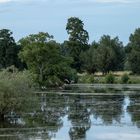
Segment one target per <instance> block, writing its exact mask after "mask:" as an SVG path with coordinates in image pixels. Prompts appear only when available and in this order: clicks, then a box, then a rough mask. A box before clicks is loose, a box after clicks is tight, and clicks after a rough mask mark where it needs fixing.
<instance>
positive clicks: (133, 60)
mask: <svg viewBox="0 0 140 140" xmlns="http://www.w3.org/2000/svg"><path fill="white" fill-rule="evenodd" d="M126 48H127V49H126V51H127V54H128V55H127V56H128V57H127V58H128V62H129V65H130V69H131V70H132V72H133V73H138V74H140V28H138V29H136V30H135V32H134V34H131V35H130V38H129V43H128V45H127V47H126Z"/></svg>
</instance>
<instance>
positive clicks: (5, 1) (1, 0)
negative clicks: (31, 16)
mask: <svg viewBox="0 0 140 140" xmlns="http://www.w3.org/2000/svg"><path fill="white" fill-rule="evenodd" d="M11 1H12V0H0V3H7V2H11Z"/></svg>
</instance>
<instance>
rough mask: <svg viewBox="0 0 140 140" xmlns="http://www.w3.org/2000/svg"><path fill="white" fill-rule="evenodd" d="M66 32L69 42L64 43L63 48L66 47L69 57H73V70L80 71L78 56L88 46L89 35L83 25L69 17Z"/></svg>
mask: <svg viewBox="0 0 140 140" xmlns="http://www.w3.org/2000/svg"><path fill="white" fill-rule="evenodd" d="M66 30H67V33H68V35H69V41H67V42H65V44H64V45H65V46H66V47H68V49H67V51H68V54H69V55H70V56H72V57H73V59H74V63H73V65H72V66H73V68H75V69H77V70H78V71H81V66H82V63H81V60H80V54H81V52H82V51H86V50H87V49H88V48H89V46H88V40H89V35H88V32H87V31H86V30H85V29H84V23H83V21H81V20H80V19H79V18H77V17H71V18H69V19H68V23H67V25H66Z"/></svg>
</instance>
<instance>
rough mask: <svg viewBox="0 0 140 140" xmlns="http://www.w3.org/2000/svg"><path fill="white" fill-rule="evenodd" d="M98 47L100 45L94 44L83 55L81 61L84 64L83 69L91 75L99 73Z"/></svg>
mask: <svg viewBox="0 0 140 140" xmlns="http://www.w3.org/2000/svg"><path fill="white" fill-rule="evenodd" d="M97 47H98V43H96V42H93V43H92V45H91V46H90V48H89V49H88V50H87V51H86V52H83V53H81V56H80V57H81V60H82V62H83V69H84V70H86V71H87V72H88V73H89V74H94V73H95V72H96V71H97V65H98V64H97V53H98V52H97Z"/></svg>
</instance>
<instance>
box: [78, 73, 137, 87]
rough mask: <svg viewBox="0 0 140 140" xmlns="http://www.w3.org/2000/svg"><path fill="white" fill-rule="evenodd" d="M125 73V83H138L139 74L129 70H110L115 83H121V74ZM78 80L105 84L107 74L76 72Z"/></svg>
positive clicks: (79, 81)
mask: <svg viewBox="0 0 140 140" xmlns="http://www.w3.org/2000/svg"><path fill="white" fill-rule="evenodd" d="M125 74H127V75H128V77H129V80H128V82H127V84H140V75H133V74H131V72H130V71H119V72H112V75H113V77H114V83H115V84H122V77H123V75H125ZM78 77H79V80H78V83H95V84H96V83H101V84H105V83H107V82H106V77H107V75H102V73H100V72H98V73H95V74H94V75H93V74H87V73H82V74H78Z"/></svg>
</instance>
